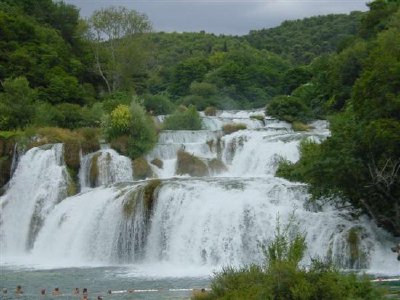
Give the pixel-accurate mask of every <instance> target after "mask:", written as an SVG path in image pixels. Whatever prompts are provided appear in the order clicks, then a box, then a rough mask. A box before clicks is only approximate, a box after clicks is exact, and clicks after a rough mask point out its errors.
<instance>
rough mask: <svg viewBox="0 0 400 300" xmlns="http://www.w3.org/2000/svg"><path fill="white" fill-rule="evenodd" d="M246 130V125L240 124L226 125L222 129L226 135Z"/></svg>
mask: <svg viewBox="0 0 400 300" xmlns="http://www.w3.org/2000/svg"><path fill="white" fill-rule="evenodd" d="M244 129H247V126H246V124H241V123H238V124H225V125H224V126H223V127H222V131H223V132H224V133H225V134H231V133H234V132H236V131H239V130H244Z"/></svg>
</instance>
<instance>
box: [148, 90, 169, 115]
mask: <svg viewBox="0 0 400 300" xmlns="http://www.w3.org/2000/svg"><path fill="white" fill-rule="evenodd" d="M143 105H144V107H145V108H146V110H147V111H148V112H150V113H151V114H152V115H167V114H170V113H172V112H173V111H174V108H175V105H174V104H173V103H172V102H171V100H170V99H169V97H168V96H167V95H165V94H159V95H145V96H144V102H143Z"/></svg>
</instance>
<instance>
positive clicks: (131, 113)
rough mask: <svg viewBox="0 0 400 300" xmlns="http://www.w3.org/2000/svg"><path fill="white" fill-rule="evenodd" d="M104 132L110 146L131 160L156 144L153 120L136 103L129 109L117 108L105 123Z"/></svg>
mask: <svg viewBox="0 0 400 300" xmlns="http://www.w3.org/2000/svg"><path fill="white" fill-rule="evenodd" d="M105 132H106V136H107V138H108V139H109V140H110V144H111V146H112V147H113V148H114V147H115V148H114V149H115V150H117V151H118V152H120V153H122V154H124V155H128V156H129V157H130V158H132V159H136V158H138V157H140V156H142V155H143V154H145V153H147V152H148V151H150V150H151V149H152V148H153V147H154V145H155V143H156V142H157V131H156V126H155V124H154V121H153V119H152V118H151V117H149V116H147V114H146V112H145V110H144V108H143V107H142V106H141V105H140V104H139V103H137V102H136V101H132V103H131V105H130V107H127V106H126V105H119V106H117V107H116V108H115V109H114V110H113V111H112V112H111V114H110V115H109V116H108V118H107V120H106V122H105Z"/></svg>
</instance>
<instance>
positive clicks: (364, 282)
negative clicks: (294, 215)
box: [192, 223, 383, 300]
mask: <svg viewBox="0 0 400 300" xmlns="http://www.w3.org/2000/svg"><path fill="white" fill-rule="evenodd" d="M306 248H307V246H306V243H305V237H304V235H303V234H301V233H300V232H299V231H298V230H296V227H295V225H294V224H293V223H291V224H289V225H288V226H286V227H284V228H282V227H281V226H280V225H279V224H278V226H277V228H276V232H275V238H274V239H273V240H272V241H270V243H269V244H268V245H267V246H266V247H264V248H263V253H264V257H265V262H264V265H263V266H257V265H250V266H247V267H242V268H239V269H236V268H233V267H227V268H224V269H223V270H222V272H220V273H218V274H216V276H215V277H214V279H213V281H212V283H211V291H210V292H208V293H196V294H194V295H193V297H192V299H271V300H272V299H288V300H289V299H290V300H291V299H337V300H340V299H343V300H345V299H370V300H373V299H374V300H377V299H383V294H382V292H381V291H380V290H378V289H375V288H374V287H373V286H372V283H370V282H369V280H368V278H367V277H360V278H359V277H357V276H356V275H355V274H343V273H340V272H339V271H338V270H336V269H335V268H334V267H333V266H332V265H331V264H329V263H324V262H321V261H319V260H316V259H313V260H312V263H311V266H309V268H304V267H301V266H300V264H299V263H300V261H301V259H302V258H303V256H304V253H305V250H306Z"/></svg>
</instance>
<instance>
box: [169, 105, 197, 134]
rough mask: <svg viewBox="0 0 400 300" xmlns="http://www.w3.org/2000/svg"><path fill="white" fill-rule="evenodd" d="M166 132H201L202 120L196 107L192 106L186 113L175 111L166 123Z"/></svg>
mask: <svg viewBox="0 0 400 300" xmlns="http://www.w3.org/2000/svg"><path fill="white" fill-rule="evenodd" d="M163 128H164V129H165V130H200V129H201V118H200V115H199V113H198V112H197V110H196V107H194V106H191V107H189V108H188V109H187V110H185V111H179V110H177V111H175V112H174V113H173V114H172V115H170V116H169V117H167V118H166V119H165V121H164V124H163Z"/></svg>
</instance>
